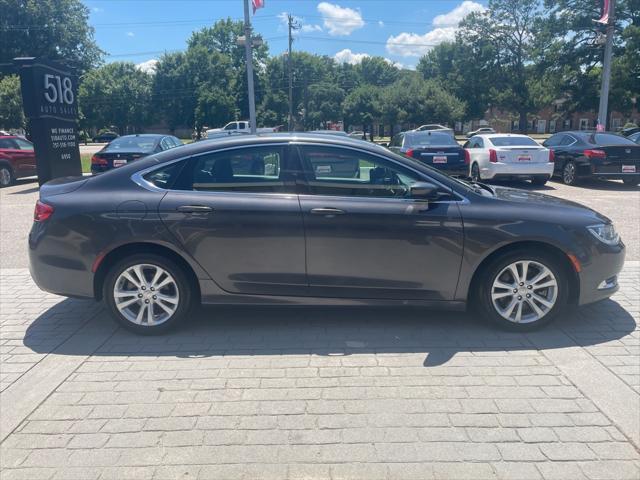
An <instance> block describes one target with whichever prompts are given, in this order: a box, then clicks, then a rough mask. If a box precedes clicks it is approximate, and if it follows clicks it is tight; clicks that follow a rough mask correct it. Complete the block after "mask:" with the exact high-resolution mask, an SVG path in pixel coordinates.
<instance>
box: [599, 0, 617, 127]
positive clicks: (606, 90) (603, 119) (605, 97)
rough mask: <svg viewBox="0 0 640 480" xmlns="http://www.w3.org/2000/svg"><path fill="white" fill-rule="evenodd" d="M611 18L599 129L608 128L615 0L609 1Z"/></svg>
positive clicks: (604, 67)
mask: <svg viewBox="0 0 640 480" xmlns="http://www.w3.org/2000/svg"><path fill="white" fill-rule="evenodd" d="M608 13H609V18H608V22H607V39H606V42H605V46H604V60H603V62H602V85H601V87H600V106H599V107H598V127H597V128H598V130H606V128H607V117H608V113H607V110H608V108H609V83H610V80H611V60H612V58H613V32H614V30H615V20H614V18H613V17H614V14H615V0H610V1H609V12H608Z"/></svg>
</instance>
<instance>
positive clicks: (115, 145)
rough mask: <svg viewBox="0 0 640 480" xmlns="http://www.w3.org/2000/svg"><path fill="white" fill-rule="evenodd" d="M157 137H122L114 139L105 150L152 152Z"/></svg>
mask: <svg viewBox="0 0 640 480" xmlns="http://www.w3.org/2000/svg"><path fill="white" fill-rule="evenodd" d="M156 140H157V139H156V138H155V137H120V138H116V139H115V140H113V141H112V142H111V143H110V144H109V145H107V146H106V147H105V149H104V151H105V152H118V151H119V152H145V153H146V152H152V151H153V149H154V147H155V145H156Z"/></svg>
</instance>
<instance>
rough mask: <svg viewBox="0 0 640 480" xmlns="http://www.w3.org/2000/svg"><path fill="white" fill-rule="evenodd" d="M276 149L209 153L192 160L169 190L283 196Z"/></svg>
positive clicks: (280, 159)
mask: <svg viewBox="0 0 640 480" xmlns="http://www.w3.org/2000/svg"><path fill="white" fill-rule="evenodd" d="M283 161H284V150H283V148H282V147H280V146H273V147H253V148H241V149H235V150H227V151H222V152H212V153H208V154H205V155H200V156H197V157H194V158H192V159H191V160H190V161H189V165H188V166H187V167H186V168H185V169H184V170H183V171H182V174H181V175H180V178H179V180H178V181H177V182H176V184H175V185H174V186H173V188H174V189H177V190H196V191H203V192H221V191H224V192H229V191H231V192H254V193H265V192H266V193H268V192H284V191H285V183H284V178H283Z"/></svg>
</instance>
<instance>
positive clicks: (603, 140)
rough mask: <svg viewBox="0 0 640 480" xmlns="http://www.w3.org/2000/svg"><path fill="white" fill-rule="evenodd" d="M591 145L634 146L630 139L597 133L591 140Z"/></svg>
mask: <svg viewBox="0 0 640 480" xmlns="http://www.w3.org/2000/svg"><path fill="white" fill-rule="evenodd" d="M589 143H591V144H593V145H634V143H633V142H632V141H631V140H629V139H628V138H626V137H623V136H622V135H616V134H613V133H596V134H595V135H593V136H592V137H590V138H589Z"/></svg>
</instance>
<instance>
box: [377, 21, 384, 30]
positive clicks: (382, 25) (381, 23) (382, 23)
mask: <svg viewBox="0 0 640 480" xmlns="http://www.w3.org/2000/svg"><path fill="white" fill-rule="evenodd" d="M378 26H379V27H380V28H384V22H383V21H382V20H378Z"/></svg>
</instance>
